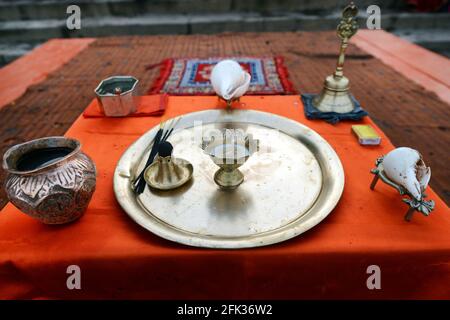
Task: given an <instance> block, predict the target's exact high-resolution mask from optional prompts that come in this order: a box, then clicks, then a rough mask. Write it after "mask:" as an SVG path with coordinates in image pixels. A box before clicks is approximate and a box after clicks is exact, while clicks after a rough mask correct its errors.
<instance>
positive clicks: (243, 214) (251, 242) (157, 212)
mask: <svg viewBox="0 0 450 320" xmlns="http://www.w3.org/2000/svg"><path fill="white" fill-rule="evenodd" d="M223 128H227V129H239V130H244V131H245V132H247V133H249V134H251V135H252V136H253V138H255V139H258V140H259V144H260V145H259V151H258V152H257V153H255V154H254V155H253V156H251V157H250V159H249V160H248V161H247V162H246V163H245V164H244V165H243V166H242V167H241V168H240V170H241V172H242V173H243V174H244V176H245V180H244V182H243V183H242V184H241V185H240V186H239V187H238V188H237V189H235V190H232V191H227V190H221V189H220V188H219V187H218V186H217V185H216V184H215V182H214V178H213V176H214V172H215V171H216V170H217V169H218V167H217V166H216V165H215V164H214V163H213V162H212V161H211V159H210V158H209V156H208V155H207V154H205V153H204V152H203V150H202V149H201V137H202V136H205V135H208V134H210V133H211V132H212V131H211V130H221V129H223ZM158 129H159V126H157V127H155V128H153V129H151V130H150V131H148V132H147V133H145V134H144V135H143V136H142V137H140V138H139V139H138V140H137V141H136V142H134V143H133V144H132V145H131V146H130V147H129V148H128V150H127V151H126V152H125V153H124V154H123V156H122V158H121V159H120V160H119V163H118V164H117V167H116V171H115V173H114V192H115V195H116V198H117V200H118V202H119V203H120V205H121V206H122V208H123V209H124V210H125V212H126V213H127V214H128V215H129V216H130V217H131V218H132V219H133V220H134V221H135V222H137V223H138V224H139V225H141V226H142V227H144V228H146V229H147V230H149V231H151V232H153V233H154V234H156V235H158V236H160V237H163V238H165V239H168V240H171V241H175V242H178V243H182V244H185V245H190V246H197V247H209V248H230V249H231V248H248V247H258V246H265V245H269V244H273V243H277V242H281V241H285V240H288V239H290V238H293V237H295V236H297V235H299V234H301V233H303V232H305V231H307V230H309V229H310V228H312V227H314V226H315V225H317V224H318V223H320V222H321V221H322V220H323V219H324V218H325V217H326V216H327V215H328V214H329V213H330V212H331V211H332V210H333V208H334V207H335V206H336V204H337V203H338V201H339V199H340V197H341V195H342V191H343V188H344V171H343V168H342V164H341V162H340V160H339V157H338V156H337V154H336V152H335V151H334V150H333V148H332V147H331V146H330V145H329V144H328V143H327V142H326V141H325V139H323V138H322V137H321V136H320V135H319V134H317V133H316V132H315V131H313V130H311V129H310V128H308V127H306V126H304V125H302V124H300V123H298V122H296V121H293V120H290V119H288V118H284V117H281V116H277V115H274V114H271V113H266V112H260V111H254V110H232V111H227V110H206V111H199V112H194V113H189V114H185V115H183V116H182V118H181V119H180V121H179V122H178V124H177V127H176V129H175V130H174V132H173V134H172V135H171V136H170V138H169V139H168V140H169V141H170V142H171V143H172V144H173V146H174V151H173V156H175V157H177V158H183V159H186V160H188V161H189V162H191V163H192V164H193V167H194V173H193V178H192V179H191V181H190V182H188V183H187V184H185V185H183V186H182V187H180V188H178V189H175V190H170V191H158V190H154V189H151V188H149V187H148V186H146V189H145V191H144V192H143V193H142V194H141V195H139V196H136V195H135V194H134V192H133V191H132V189H131V182H132V181H133V180H134V177H136V176H137V175H138V174H139V172H140V171H141V170H142V168H143V166H144V164H145V161H146V159H147V157H148V154H149V152H150V149H151V145H152V141H153V138H154V136H155V135H156V132H157V131H158Z"/></svg>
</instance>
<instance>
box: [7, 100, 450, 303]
mask: <svg viewBox="0 0 450 320" xmlns="http://www.w3.org/2000/svg"><path fill="white" fill-rule="evenodd" d="M242 100H243V102H244V103H245V107H246V108H251V109H257V110H263V111H270V112H273V113H276V114H279V115H281V116H285V117H289V118H292V119H294V120H297V121H299V122H301V123H303V124H305V125H307V126H309V127H311V128H312V129H314V130H316V131H317V132H318V133H319V134H321V135H322V136H323V137H324V138H325V139H327V140H328V141H329V143H330V144H331V145H332V146H333V148H334V149H335V150H336V152H337V153H338V155H339V157H340V158H341V160H342V163H343V166H344V170H345V179H346V183H345V190H344V194H343V196H342V198H341V201H340V202H339V204H338V206H337V207H336V209H335V210H334V211H333V212H332V213H331V214H330V216H329V217H327V218H326V219H325V220H324V221H323V222H322V223H321V224H320V225H318V226H316V227H315V228H313V229H312V230H310V231H308V232H307V233H305V234H303V235H301V236H299V237H297V238H295V239H292V240H289V241H287V242H284V243H281V244H277V245H272V246H269V247H264V248H257V249H244V250H234V251H229V250H210V249H198V248H191V247H186V246H182V245H178V244H175V243H171V242H169V241H166V240H164V239H160V238H159V237H157V236H154V235H153V234H151V233H150V232H148V231H146V230H144V229H142V228H141V227H139V226H138V225H136V224H135V223H134V222H133V221H132V220H131V219H130V218H129V217H128V216H127V215H126V214H125V213H124V212H123V211H122V210H121V208H120V207H119V205H118V204H117V202H116V200H115V198H114V193H113V188H112V180H113V172H114V168H115V166H116V163H117V161H118V160H119V158H120V156H121V154H122V153H123V152H124V151H125V149H126V148H127V147H128V146H129V145H130V144H131V143H132V142H133V141H134V140H136V139H137V138H138V137H139V136H140V135H142V134H143V133H144V132H145V131H147V130H149V129H150V128H152V127H153V126H154V125H156V124H157V123H159V121H160V119H159V118H153V117H152V118H150V117H148V118H146V117H143V118H124V119H110V118H92V119H85V118H83V117H80V118H79V119H78V120H77V121H76V122H75V124H74V125H73V126H72V128H71V129H70V130H69V131H68V132H67V136H70V137H74V138H77V139H79V140H80V141H81V142H82V144H83V150H84V151H85V152H86V153H87V154H89V155H90V156H91V157H92V158H93V160H94V161H95V162H96V165H97V169H98V178H97V191H96V193H95V194H94V197H93V199H92V202H91V203H90V206H89V208H88V211H87V212H86V214H85V216H84V217H83V218H82V219H80V220H79V221H77V222H75V223H73V224H69V225H66V226H46V225H43V224H41V223H39V222H37V221H35V220H33V219H32V218H29V217H28V216H26V215H24V214H22V213H20V212H19V211H18V210H17V209H16V208H14V207H13V206H12V205H8V206H7V207H6V208H5V209H4V210H3V211H2V212H1V213H0V297H1V298H180V299H182V298H207V299H208V298H279V299H280V298H376V299H378V298H450V232H449V230H450V215H449V213H450V212H449V209H448V207H447V206H446V205H445V204H444V203H443V202H442V201H441V200H440V199H439V198H438V196H437V195H436V194H435V193H434V192H433V191H432V190H428V192H427V193H428V195H429V198H430V199H434V200H435V201H436V209H435V211H434V212H433V213H432V214H431V216H429V217H424V216H422V215H420V214H416V215H415V216H414V218H413V220H412V222H410V223H407V222H405V221H404V220H403V216H404V213H405V211H406V209H407V206H406V205H405V204H404V203H402V202H401V200H400V197H399V195H398V193H397V192H396V191H395V190H393V189H392V188H390V187H388V186H386V185H384V184H383V183H381V182H380V183H379V184H378V185H377V188H376V190H375V191H370V189H369V184H370V181H371V179H372V175H371V174H370V173H369V172H370V169H371V168H372V167H373V166H374V161H375V159H376V158H377V157H378V156H380V155H382V154H385V153H386V152H388V151H389V150H391V149H392V148H393V146H392V144H391V143H390V142H389V140H388V139H387V138H386V137H385V136H384V135H383V134H382V133H381V131H380V130H379V129H377V130H378V132H379V133H380V134H381V136H382V139H383V140H382V144H381V146H378V147H362V146H360V145H359V144H358V143H357V140H356V139H355V137H353V136H352V135H351V134H350V125H351V123H341V124H338V125H336V126H332V125H329V124H327V123H324V122H316V121H309V120H306V119H305V117H304V115H303V110H302V107H301V102H300V99H299V97H297V96H265V97H244V98H243V99H242ZM216 104H217V98H215V97H170V98H169V104H168V108H167V110H166V114H165V117H172V116H175V115H179V114H182V113H186V112H190V111H195V110H201V109H208V108H215V107H216ZM363 122H364V123H370V124H372V125H374V124H373V123H372V121H371V120H370V119H365V120H364V121H363ZM425 160H426V159H425ZM74 264H75V265H78V266H80V268H81V286H82V288H81V290H68V289H67V287H66V279H67V277H68V274H66V270H67V267H68V266H69V265H74ZM369 265H378V266H379V267H380V268H381V290H369V289H368V288H367V286H366V280H367V278H368V276H369V275H368V274H367V273H366V270H367V267H368V266H369Z"/></svg>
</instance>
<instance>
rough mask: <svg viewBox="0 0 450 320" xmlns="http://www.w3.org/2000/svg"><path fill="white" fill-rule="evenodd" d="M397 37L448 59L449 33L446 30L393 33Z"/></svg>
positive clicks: (398, 31) (408, 30)
mask: <svg viewBox="0 0 450 320" xmlns="http://www.w3.org/2000/svg"><path fill="white" fill-rule="evenodd" d="M394 33H395V34H396V35H398V36H399V37H402V38H403V39H406V40H408V41H411V42H414V43H416V44H418V45H420V46H422V47H425V48H427V49H428V50H432V51H435V52H437V53H440V54H442V55H445V56H447V57H449V58H450V32H449V31H448V29H435V30H420V29H419V30H417V29H414V30H412V29H406V30H403V29H402V30H396V31H395V32H394Z"/></svg>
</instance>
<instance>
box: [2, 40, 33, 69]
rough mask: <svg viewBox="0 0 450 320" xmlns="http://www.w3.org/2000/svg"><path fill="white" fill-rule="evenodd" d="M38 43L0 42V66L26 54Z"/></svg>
mask: <svg viewBox="0 0 450 320" xmlns="http://www.w3.org/2000/svg"><path fill="white" fill-rule="evenodd" d="M37 45H38V43H12V44H10V43H2V44H0V67H1V66H4V65H6V64H8V63H10V62H11V61H14V60H16V59H17V58H19V57H21V56H23V55H24V54H27V53H28V52H30V51H31V50H33V49H34V48H35V47H36V46H37Z"/></svg>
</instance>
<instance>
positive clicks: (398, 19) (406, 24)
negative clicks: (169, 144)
mask: <svg viewBox="0 0 450 320" xmlns="http://www.w3.org/2000/svg"><path fill="white" fill-rule="evenodd" d="M339 17H340V13H339V12H338V11H336V12H334V13H332V14H328V15H324V16H322V15H307V14H303V13H282V14H279V15H271V16H267V15H263V14H258V13H226V14H201V15H200V14H199V15H193V14H189V15H182V14H178V15H140V16H136V17H133V18H128V17H103V18H83V19H82V20H81V29H80V30H68V29H67V27H66V20H65V19H59V20H55V19H53V20H30V21H22V20H21V21H3V22H0V39H1V40H2V41H3V42H30V41H36V42H38V41H45V40H47V39H50V38H69V37H101V36H113V35H149V34H193V33H218V32H227V31H229V32H240V31H241V32H245V31H255V32H259V31H295V30H304V31H314V30H334V29H335V28H336V25H337V23H338V21H339ZM449 18H450V14H448V13H433V14H422V13H414V14H405V13H390V14H383V15H382V20H381V27H382V29H385V30H387V31H395V30H400V29H411V30H415V29H430V30H431V29H447V30H449V29H450V19H449ZM359 20H360V21H359V23H360V26H361V28H365V24H366V19H365V18H364V17H363V16H362V15H361V17H360V19H359Z"/></svg>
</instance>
